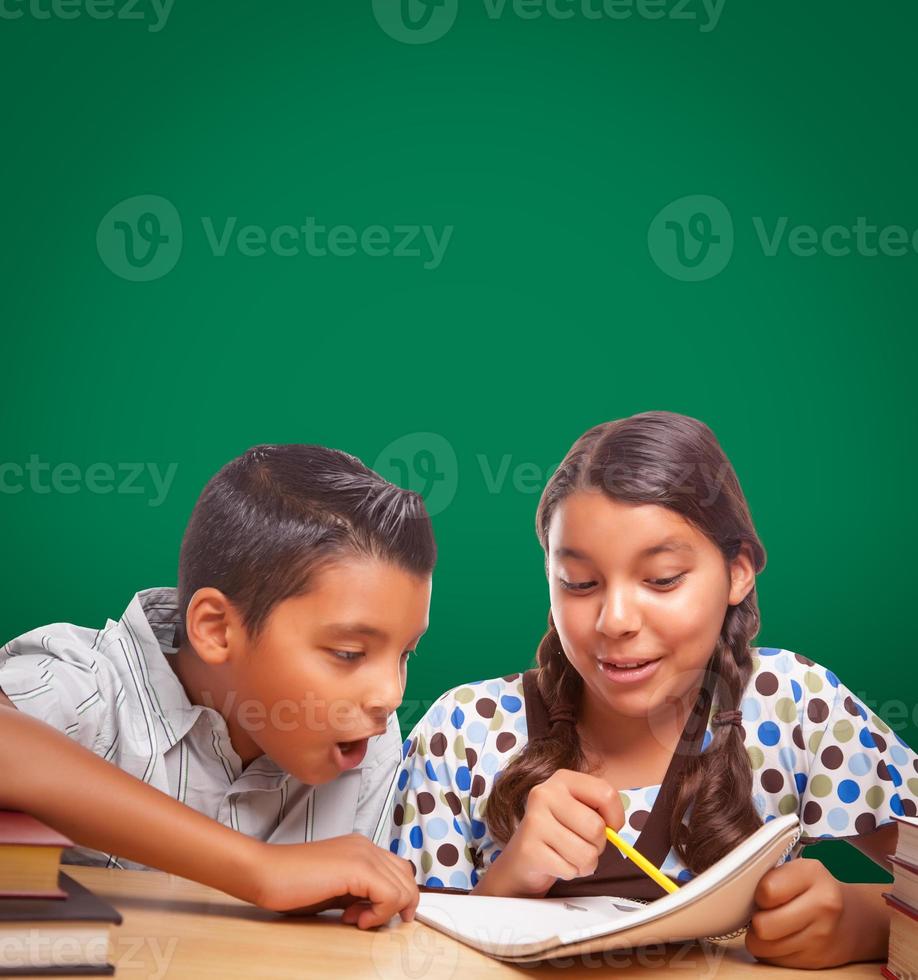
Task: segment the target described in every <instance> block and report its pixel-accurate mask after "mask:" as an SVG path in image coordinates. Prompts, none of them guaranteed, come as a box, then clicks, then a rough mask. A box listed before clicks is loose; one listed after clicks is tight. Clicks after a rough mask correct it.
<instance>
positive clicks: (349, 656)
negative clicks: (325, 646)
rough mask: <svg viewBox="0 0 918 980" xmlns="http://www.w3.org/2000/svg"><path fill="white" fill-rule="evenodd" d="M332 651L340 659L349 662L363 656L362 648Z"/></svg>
mask: <svg viewBox="0 0 918 980" xmlns="http://www.w3.org/2000/svg"><path fill="white" fill-rule="evenodd" d="M332 653H333V654H334V655H335V656H336V657H337V658H338V659H339V660H344V661H345V662H347V663H351V662H352V661H354V660H356V659H357V658H358V657H362V656H363V652H362V651H361V650H332Z"/></svg>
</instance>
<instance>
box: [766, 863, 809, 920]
mask: <svg viewBox="0 0 918 980" xmlns="http://www.w3.org/2000/svg"><path fill="white" fill-rule="evenodd" d="M812 883H813V862H812V861H811V860H809V859H808V858H797V859H796V860H794V861H787V862H786V863H784V864H781V865H779V866H778V867H777V868H772V869H771V870H770V871H766V872H765V874H764V875H762V877H761V879H760V881H759V883H758V885H757V886H756V889H755V895H754V900H755V904H756V905H757V906H758V907H759V908H760V909H773V908H779V907H780V906H783V905H786V904H787V903H789V902H790V901H791V899H793V898H794V897H796V896H797V895H800V894H802V893H803V892H805V891H806V890H807V889H808V888H809V887H810V886H811V885H812Z"/></svg>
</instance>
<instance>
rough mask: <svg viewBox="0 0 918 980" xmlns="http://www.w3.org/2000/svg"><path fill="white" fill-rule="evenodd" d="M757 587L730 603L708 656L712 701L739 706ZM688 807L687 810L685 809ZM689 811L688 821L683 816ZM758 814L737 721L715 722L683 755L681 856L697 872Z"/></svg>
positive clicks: (677, 818)
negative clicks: (703, 744) (699, 745)
mask: <svg viewBox="0 0 918 980" xmlns="http://www.w3.org/2000/svg"><path fill="white" fill-rule="evenodd" d="M754 596H755V589H753V590H752V592H750V594H749V595H747V596H746V598H745V599H743V601H742V602H741V603H739V604H738V605H736V606H730V607H729V608H728V609H727V613H726V616H725V617H724V625H723V627H722V628H721V633H720V638H719V639H718V642H717V647H716V649H715V652H714V655H713V658H712V670H713V675H714V691H713V695H714V702H715V704H716V706H717V707H718V708H719V709H720V711H721V712H732V711H737V710H738V709H739V706H740V701H741V700H742V696H743V691H744V690H745V688H746V684H747V683H748V681H749V677H750V676H751V674H752V656H751V653H750V649H749V641H750V639H751V638H752V637H753V636H755V634H756V633H757V632H758V628H759V614H758V608H757V605H756V601H755V598H754ZM689 810H690V811H691V812H689ZM686 815H688V822H687V823H683V818H685V817H686ZM761 824H762V820H761V818H760V817H759V814H758V811H757V810H756V809H755V806H754V804H753V802H752V767H751V765H750V763H749V757H748V755H747V754H746V747H745V744H744V741H743V729H742V728H741V727H740V726H739V725H730V724H728V725H719V726H716V727H715V728H714V734H713V738H712V741H711V744H710V745H709V746H708V748H707V749H706V750H705V751H704V752H701V753H700V754H698V755H695V756H692V757H690V758H689V759H688V760H687V761H686V765H685V769H684V770H683V776H682V781H681V784H680V786H679V792H678V795H677V796H676V802H675V804H674V806H673V812H672V816H671V822H670V833H671V839H672V841H673V845H674V847H675V848H676V852H677V853H678V854H679V857H680V858H681V859H682V861H683V862H684V863H685V865H686V866H687V867H689V868H691V870H692V871H694V872H696V873H698V872H701V871H703V870H704V869H705V868H708V867H710V865H712V864H713V863H714V862H715V861H717V860H718V859H719V858H721V857H723V855H724V854H726V853H727V852H728V851H730V850H732V849H733V848H734V847H736V845H737V844H739V843H740V841H742V840H745V838H746V837H748V836H749V834H751V833H752V832H753V831H754V830H755V829H756V828H758V827H760V826H761Z"/></svg>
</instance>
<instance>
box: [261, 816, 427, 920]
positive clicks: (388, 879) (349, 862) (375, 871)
mask: <svg viewBox="0 0 918 980" xmlns="http://www.w3.org/2000/svg"><path fill="white" fill-rule="evenodd" d="M252 867H253V875H254V888H253V892H252V898H251V900H252V901H253V902H254V903H255V904H256V905H260V906H261V907H262V908H266V909H271V910H272V911H275V912H286V911H292V910H296V911H298V912H301V913H306V912H309V913H312V912H320V911H322V910H323V909H328V908H344V915H343V916H342V921H343V922H347V923H350V924H352V925H356V926H358V927H359V928H360V929H369V928H371V927H373V926H379V925H383V924H385V923H386V922H388V921H389V919H391V918H392V916H393V915H395V914H396V913H397V914H399V915H401V917H402V919H403V920H404V921H405V922H410V921H411V920H412V919H413V918H414V911H415V909H416V908H417V904H418V897H419V896H418V886H417V884H416V883H415V880H414V875H413V874H412V872H411V866H410V865H409V863H408V862H407V861H405V860H404V859H403V858H399V857H396V856H395V855H394V854H392V853H390V852H389V851H384V850H383V849H382V848H380V847H376V846H375V845H374V844H373V843H371V842H370V841H369V840H368V839H367V838H366V837H363V836H361V835H360V834H348V835H347V836H346V837H333V838H331V839H330V840H324V841H316V842H314V843H310V844H263V843H261V842H259V843H258V847H257V848H256V851H255V854H254V860H253V863H252Z"/></svg>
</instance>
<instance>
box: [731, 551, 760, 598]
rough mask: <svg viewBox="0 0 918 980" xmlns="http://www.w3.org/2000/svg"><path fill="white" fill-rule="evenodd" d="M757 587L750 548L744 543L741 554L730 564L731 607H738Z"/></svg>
mask: <svg viewBox="0 0 918 980" xmlns="http://www.w3.org/2000/svg"><path fill="white" fill-rule="evenodd" d="M754 586H755V565H754V564H753V561H752V556H751V555H750V553H749V548H748V547H747V545H746V544H745V543H744V544H743V545H742V546H741V547H740V550H739V554H738V555H737V556H736V558H734V559H733V561H731V562H730V597H729V599H728V600H727V601H728V603H729V605H731V606H737V605H739V604H740V603H741V602H742V601H743V599H745V598H746V596H747V595H749V593H750V592H751V591H752V589H753V587H754Z"/></svg>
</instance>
